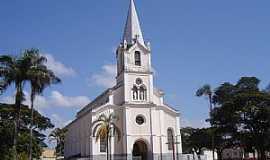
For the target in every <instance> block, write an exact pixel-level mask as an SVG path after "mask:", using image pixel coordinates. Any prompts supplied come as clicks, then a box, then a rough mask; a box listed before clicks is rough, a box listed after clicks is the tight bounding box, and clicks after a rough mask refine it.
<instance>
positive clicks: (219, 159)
mask: <svg viewBox="0 0 270 160" xmlns="http://www.w3.org/2000/svg"><path fill="white" fill-rule="evenodd" d="M217 159H218V160H222V151H221V150H218V151H217Z"/></svg>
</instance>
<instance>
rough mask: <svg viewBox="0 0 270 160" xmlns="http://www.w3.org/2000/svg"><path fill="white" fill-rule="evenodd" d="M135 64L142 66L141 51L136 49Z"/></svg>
mask: <svg viewBox="0 0 270 160" xmlns="http://www.w3.org/2000/svg"><path fill="white" fill-rule="evenodd" d="M135 65H136V66H141V53H140V52H139V51H135Z"/></svg>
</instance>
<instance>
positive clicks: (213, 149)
mask: <svg viewBox="0 0 270 160" xmlns="http://www.w3.org/2000/svg"><path fill="white" fill-rule="evenodd" d="M209 107H210V108H209V109H210V113H209V116H210V119H211V118H212V111H213V103H212V94H209ZM210 125H211V127H212V122H211V121H210ZM211 143H212V144H211V146H212V157H213V160H215V133H214V132H212V136H211Z"/></svg>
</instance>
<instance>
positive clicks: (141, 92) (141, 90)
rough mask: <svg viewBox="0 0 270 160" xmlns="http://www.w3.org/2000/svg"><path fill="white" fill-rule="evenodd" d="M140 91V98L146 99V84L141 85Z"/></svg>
mask: <svg viewBox="0 0 270 160" xmlns="http://www.w3.org/2000/svg"><path fill="white" fill-rule="evenodd" d="M139 93H140V97H139V98H140V100H143V101H144V100H146V88H145V86H141V87H140V89H139Z"/></svg>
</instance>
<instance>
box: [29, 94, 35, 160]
mask: <svg viewBox="0 0 270 160" xmlns="http://www.w3.org/2000/svg"><path fill="white" fill-rule="evenodd" d="M33 121H34V93H33V91H32V93H31V123H30V144H29V160H32V144H33Z"/></svg>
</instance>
